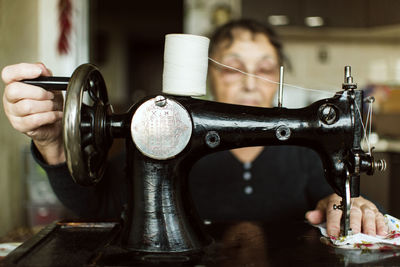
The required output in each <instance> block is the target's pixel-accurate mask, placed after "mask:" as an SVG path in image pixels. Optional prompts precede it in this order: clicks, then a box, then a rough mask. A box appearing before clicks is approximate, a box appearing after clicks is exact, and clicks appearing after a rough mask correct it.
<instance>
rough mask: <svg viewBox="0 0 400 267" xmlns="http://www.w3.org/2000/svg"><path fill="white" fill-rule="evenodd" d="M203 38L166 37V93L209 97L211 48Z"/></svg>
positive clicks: (191, 36) (185, 36)
mask: <svg viewBox="0 0 400 267" xmlns="http://www.w3.org/2000/svg"><path fill="white" fill-rule="evenodd" d="M209 43H210V40H209V39H208V38H207V37H204V36H198V35H191V34H167V35H166V36H165V49H164V71H163V93H166V94H172V95H185V96H201V95H205V94H206V79H207V68H208V45H209Z"/></svg>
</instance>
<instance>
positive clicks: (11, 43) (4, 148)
mask: <svg viewBox="0 0 400 267" xmlns="http://www.w3.org/2000/svg"><path fill="white" fill-rule="evenodd" d="M37 14H38V1H34V0H31V1H25V0H12V1H10V0H0V68H1V69H3V67H4V66H5V65H8V64H13V63H15V62H20V61H31V62H35V61H37V60H38V53H37V51H38V37H37V36H38V20H37ZM0 88H1V89H0V90H1V95H3V91H4V84H3V83H2V82H0ZM2 109H3V108H2ZM0 124H1V131H0V146H1V149H0V218H1V219H0V236H1V235H4V234H5V233H7V232H8V231H10V230H11V229H12V228H13V227H16V226H19V225H21V224H23V222H24V212H23V208H22V205H23V198H22V194H21V193H22V183H21V176H22V174H21V170H22V168H21V162H22V161H21V154H22V153H21V152H22V148H23V147H24V146H25V145H27V144H28V142H29V141H28V138H26V137H24V136H23V135H21V134H15V130H13V129H12V127H11V126H10V123H9V122H8V120H7V118H6V117H5V115H4V112H3V111H1V112H0Z"/></svg>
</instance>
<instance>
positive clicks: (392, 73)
mask: <svg viewBox="0 0 400 267" xmlns="http://www.w3.org/2000/svg"><path fill="white" fill-rule="evenodd" d="M391 28H393V29H395V28H396V29H399V28H400V27H399V26H395V27H393V26H391ZM384 31H385V27H382V28H379V29H374V30H372V31H371V35H373V34H375V35H376V38H364V36H367V35H368V33H367V32H365V33H363V34H362V35H359V36H358V37H353V38H351V37H346V36H343V34H340V33H332V34H331V32H329V31H326V32H320V33H318V32H315V33H314V34H311V35H307V32H306V31H305V33H304V36H303V37H301V31H300V30H299V32H298V34H297V35H296V36H290V35H288V34H287V32H284V31H283V32H282V33H281V34H282V36H283V43H284V45H285V52H286V54H287V56H288V58H289V59H290V62H291V65H292V71H287V72H285V83H289V84H295V85H297V86H301V87H306V88H311V89H317V90H322V91H330V92H332V93H333V92H335V91H338V90H340V89H341V86H342V83H343V80H344V66H346V65H350V66H351V67H352V76H353V78H354V82H356V83H357V84H358V88H360V89H361V88H365V86H367V85H369V84H400V49H399V44H400V40H398V39H397V38H394V39H391V38H388V36H387V34H386V33H385V36H383V37H379V34H377V33H380V32H384ZM358 33H360V31H357V32H356V31H355V32H354V34H353V35H352V36H357V35H356V34H358ZM349 36H351V32H349ZM286 89H288V90H287V91H288V93H287V94H286V95H285V96H286V97H285V99H284V105H285V102H286V104H287V105H289V106H290V105H291V106H299V105H303V104H307V103H308V102H310V101H315V100H316V99H319V98H323V97H327V96H329V94H323V93H322V94H321V93H318V92H313V91H304V90H299V89H293V88H290V86H287V87H286ZM289 92H290V93H289ZM298 95H301V96H302V97H298ZM296 99H301V101H300V103H298V104H297V103H294V102H295V100H296Z"/></svg>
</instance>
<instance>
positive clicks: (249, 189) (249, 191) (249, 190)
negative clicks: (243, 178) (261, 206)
mask: <svg viewBox="0 0 400 267" xmlns="http://www.w3.org/2000/svg"><path fill="white" fill-rule="evenodd" d="M244 193H245V194H246V195H251V194H252V193H253V187H251V186H250V185H248V186H246V187H245V188H244Z"/></svg>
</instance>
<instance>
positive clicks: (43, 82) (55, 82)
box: [21, 76, 70, 91]
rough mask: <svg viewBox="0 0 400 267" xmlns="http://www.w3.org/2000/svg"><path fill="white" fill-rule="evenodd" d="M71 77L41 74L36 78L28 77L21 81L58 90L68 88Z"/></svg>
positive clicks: (50, 89)
mask: <svg viewBox="0 0 400 267" xmlns="http://www.w3.org/2000/svg"><path fill="white" fill-rule="evenodd" d="M69 79H70V78H69V77H55V76H52V77H44V76H41V77H39V78H36V79H27V80H22V81H21V82H23V83H26V84H31V85H35V86H39V87H42V88H43V89H46V90H49V91H55V90H56V91H58V90H63V91H65V90H67V86H68V83H69Z"/></svg>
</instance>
